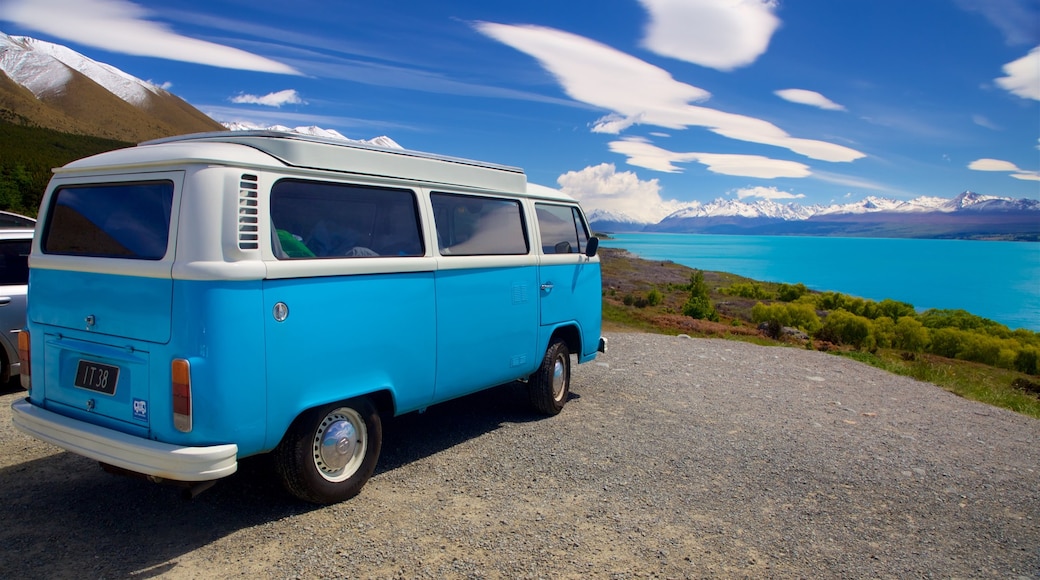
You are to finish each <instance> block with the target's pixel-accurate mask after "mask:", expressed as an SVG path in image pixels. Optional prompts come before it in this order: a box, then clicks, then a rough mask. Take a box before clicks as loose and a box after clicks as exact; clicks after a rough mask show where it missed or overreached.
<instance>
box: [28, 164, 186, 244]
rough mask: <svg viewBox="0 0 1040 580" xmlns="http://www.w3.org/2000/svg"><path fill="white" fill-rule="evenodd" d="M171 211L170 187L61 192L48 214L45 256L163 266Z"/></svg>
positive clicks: (150, 185)
mask: <svg viewBox="0 0 1040 580" xmlns="http://www.w3.org/2000/svg"><path fill="white" fill-rule="evenodd" d="M172 205H173V182H171V181H155V182H138V183H113V184H93V185H81V186H71V187H62V188H60V189H58V190H57V191H56V192H55V193H54V196H53V202H52V203H51V208H50V211H49V212H48V216H47V224H46V227H45V228H44V234H43V240H42V247H43V252H44V253H45V254H60V255H68V256H93V257H100V258H129V259H135V260H161V259H162V258H163V256H165V255H166V247H167V245H168V243H169V239H170V213H171V207H172Z"/></svg>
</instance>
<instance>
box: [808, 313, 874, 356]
mask: <svg viewBox="0 0 1040 580" xmlns="http://www.w3.org/2000/svg"><path fill="white" fill-rule="evenodd" d="M872 331H873V325H872V324H871V322H870V319H869V318H866V317H865V316H858V315H856V314H852V313H851V312H848V311H846V310H835V311H834V312H831V313H830V314H828V315H827V317H826V318H824V319H823V326H821V327H820V329H819V330H818V331H817V332H816V338H819V339H820V340H826V341H828V342H833V343H834V344H847V345H849V346H852V347H855V348H857V349H861V348H864V347H867V348H872V347H874V346H875V345H876V342H875V341H874V338H873V336H872V335H871V334H872Z"/></svg>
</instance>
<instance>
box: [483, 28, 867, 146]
mask: <svg viewBox="0 0 1040 580" xmlns="http://www.w3.org/2000/svg"><path fill="white" fill-rule="evenodd" d="M476 27H477V29H478V30H479V31H480V32H482V33H484V34H486V35H488V36H490V37H492V38H494V39H496V40H498V41H500V42H503V43H505V44H508V45H509V46H512V47H513V48H515V49H517V50H519V51H521V52H525V53H527V54H529V55H531V56H533V57H534V58H536V59H537V60H538V61H539V63H541V65H542V66H543V67H544V68H545V69H546V70H548V71H549V72H550V73H552V75H553V76H554V77H556V80H557V81H558V82H559V83H560V85H561V86H562V87H563V90H564V91H565V92H566V93H567V94H568V95H570V96H571V97H572V98H574V99H576V100H578V101H581V102H583V103H586V104H589V105H593V106H596V107H601V108H604V109H607V110H608V111H611V113H610V114H608V115H606V116H604V117H602V118H600V119H598V120H597V121H596V122H595V123H594V124H593V127H592V130H593V131H594V132H597V133H607V134H613V135H616V134H619V133H621V132H622V131H624V130H625V129H627V128H629V127H631V126H632V125H635V124H641V125H653V126H656V127H664V128H667V129H683V128H686V127H704V128H706V129H708V130H709V131H712V132H714V133H717V134H719V135H722V136H724V137H729V138H731V139H737V140H740V141H748V142H751V143H760V144H765V145H773V146H776V147H782V148H785V149H789V150H791V151H794V152H795V153H798V154H800V155H805V156H807V157H811V158H813V159H820V160H824V161H835V162H847V161H853V160H856V159H859V158H861V157H864V156H865V155H864V154H863V153H861V152H859V151H856V150H855V149H851V148H849V147H845V146H842V145H836V144H833V143H827V142H824V141H816V140H812V139H801V138H796V137H792V136H791V135H789V134H787V133H786V132H785V131H784V130H783V129H781V128H779V127H777V126H776V125H774V124H772V123H770V122H768V121H763V120H762V119H756V118H753V117H746V116H744V115H737V114H733V113H726V112H723V111H719V110H716V109H710V108H707V107H701V106H696V105H691V104H689V103H690V102H692V101H696V100H702V99H705V98H707V97H708V96H709V93H707V91H704V90H703V89H700V88H697V87H694V86H692V85H688V84H686V83H682V82H679V81H677V80H675V79H674V78H672V76H671V75H670V74H668V72H667V71H664V70H662V69H660V68H658V67H656V66H654V65H651V64H649V63H646V62H644V61H642V60H639V59H637V58H635V57H632V56H630V55H627V54H625V53H622V52H619V51H617V50H614V49H613V48H610V47H608V46H604V45H602V44H600V43H598V42H595V41H592V40H589V39H587V38H583V37H581V36H577V35H574V34H571V33H569V32H563V31H560V30H554V29H552V28H545V27H541V26H512V25H506V24H493V23H487V22H483V23H478V24H476Z"/></svg>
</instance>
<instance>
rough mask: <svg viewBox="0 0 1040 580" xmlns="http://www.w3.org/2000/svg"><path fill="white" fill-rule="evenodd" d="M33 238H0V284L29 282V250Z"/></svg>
mask: <svg viewBox="0 0 1040 580" xmlns="http://www.w3.org/2000/svg"><path fill="white" fill-rule="evenodd" d="M30 249H32V240H0V285H4V286H15V285H23V284H28V283H29V250H30Z"/></svg>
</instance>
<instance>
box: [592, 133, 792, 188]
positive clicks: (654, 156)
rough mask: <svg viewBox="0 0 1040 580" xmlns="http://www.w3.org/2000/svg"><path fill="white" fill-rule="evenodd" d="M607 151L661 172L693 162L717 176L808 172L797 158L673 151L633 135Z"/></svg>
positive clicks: (676, 169)
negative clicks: (787, 159)
mask: <svg viewBox="0 0 1040 580" xmlns="http://www.w3.org/2000/svg"><path fill="white" fill-rule="evenodd" d="M610 150H611V151H613V152H614V153H620V154H621V155H625V156H627V157H628V163H629V164H630V165H635V166H637V167H645V168H647V169H653V170H654V171H662V172H665V173H678V172H680V171H682V169H681V168H679V167H677V166H676V165H675V164H676V163H685V162H690V161H696V162H697V163H700V164H702V165H705V166H707V168H708V171H711V172H712V173H718V174H721V175H736V176H740V177H757V178H761V179H774V178H777V177H808V176H809V175H811V174H812V173H811V172H810V171H809V166H807V165H805V164H802V163H798V162H797V161H785V160H782V159H770V158H769V157H762V156H761V155H739V154H732V153H698V152H689V153H677V152H674V151H668V150H667V149H662V148H660V147H657V146H656V145H653V144H651V143H650V142H648V141H646V140H645V139H640V138H637V137H630V138H626V139H621V140H619V141H612V142H611V143H610Z"/></svg>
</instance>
